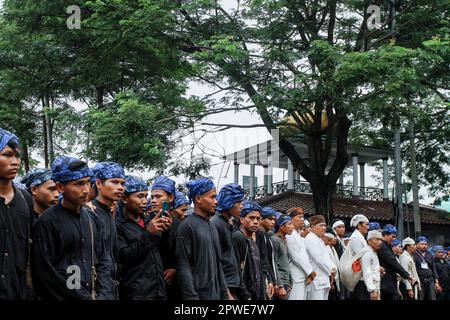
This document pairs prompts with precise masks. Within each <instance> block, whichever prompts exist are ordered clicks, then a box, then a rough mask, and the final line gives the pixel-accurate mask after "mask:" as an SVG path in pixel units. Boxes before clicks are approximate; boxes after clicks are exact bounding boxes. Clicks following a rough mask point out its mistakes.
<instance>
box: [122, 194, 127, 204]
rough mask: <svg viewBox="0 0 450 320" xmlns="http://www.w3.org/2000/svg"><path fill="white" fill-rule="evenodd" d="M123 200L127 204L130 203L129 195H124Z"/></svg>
mask: <svg viewBox="0 0 450 320" xmlns="http://www.w3.org/2000/svg"><path fill="white" fill-rule="evenodd" d="M122 202H123V204H127V203H128V197H127V196H126V195H124V194H123V195H122Z"/></svg>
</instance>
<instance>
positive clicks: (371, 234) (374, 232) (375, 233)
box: [367, 230, 382, 240]
mask: <svg viewBox="0 0 450 320" xmlns="http://www.w3.org/2000/svg"><path fill="white" fill-rule="evenodd" d="M381 237H382V235H381V232H380V231H378V230H371V231H369V233H368V234H367V240H370V239H372V238H379V239H381Z"/></svg>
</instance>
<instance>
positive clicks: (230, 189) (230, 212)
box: [211, 183, 250, 300]
mask: <svg viewBox="0 0 450 320" xmlns="http://www.w3.org/2000/svg"><path fill="white" fill-rule="evenodd" d="M243 200H244V189H242V187H241V186H240V185H238V184H234V183H230V184H227V185H225V186H223V187H222V189H220V192H219V194H218V195H217V212H216V214H215V215H214V216H213V217H212V218H211V224H212V225H213V226H214V227H215V228H216V230H217V233H218V234H219V240H220V247H221V251H222V266H223V273H224V275H225V281H226V282H227V288H228V292H229V294H230V295H231V296H232V297H233V298H234V299H237V300H241V299H242V300H248V299H249V298H250V296H249V295H248V292H247V291H245V290H244V291H243V292H241V290H240V287H241V277H240V274H239V267H238V262H237V260H236V254H235V252H234V248H233V241H232V236H233V231H232V228H231V226H230V219H231V217H235V218H236V219H239V217H240V214H241V211H242V201H243ZM245 294H246V295H245Z"/></svg>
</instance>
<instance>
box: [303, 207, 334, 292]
mask: <svg viewBox="0 0 450 320" xmlns="http://www.w3.org/2000/svg"><path fill="white" fill-rule="evenodd" d="M309 223H310V224H311V233H309V234H308V235H307V236H306V238H305V245H306V250H307V252H308V255H309V260H310V262H311V266H312V268H313V270H314V271H316V273H317V276H316V278H315V279H314V281H313V282H312V284H311V288H310V292H309V294H308V300H327V299H328V292H329V290H330V277H332V278H334V277H335V275H336V271H337V267H336V266H335V264H334V263H333V261H332V260H331V258H330V255H329V253H328V250H327V247H326V246H325V244H324V243H323V241H322V237H323V235H324V234H325V230H326V228H327V225H326V223H325V217H324V216H322V215H315V216H312V217H310V218H309Z"/></svg>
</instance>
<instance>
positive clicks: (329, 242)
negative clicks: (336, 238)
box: [322, 236, 333, 246]
mask: <svg viewBox="0 0 450 320" xmlns="http://www.w3.org/2000/svg"><path fill="white" fill-rule="evenodd" d="M322 241H323V242H324V243H325V245H326V246H332V245H333V239H331V238H328V237H325V236H323V237H322Z"/></svg>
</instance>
